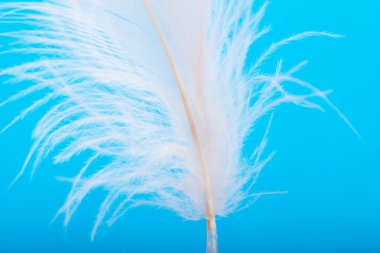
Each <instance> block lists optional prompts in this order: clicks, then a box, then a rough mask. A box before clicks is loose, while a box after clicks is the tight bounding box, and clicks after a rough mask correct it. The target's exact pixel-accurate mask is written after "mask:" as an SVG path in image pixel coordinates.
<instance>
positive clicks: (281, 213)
mask: <svg viewBox="0 0 380 253" xmlns="http://www.w3.org/2000/svg"><path fill="white" fill-rule="evenodd" d="M379 13H380V1H375V0H372V1H371V0H362V1H343V0H342V1H339V0H335V1H331V0H308V1H304V0H287V1H272V3H271V5H270V6H269V8H268V11H267V15H266V17H265V20H264V23H270V24H272V28H273V31H272V32H271V34H270V35H267V36H266V37H265V38H264V39H262V40H261V41H260V42H259V43H258V44H257V47H256V48H255V50H257V51H253V52H252V55H251V56H250V57H251V58H252V59H253V58H254V57H255V56H256V55H257V52H262V50H263V49H264V48H265V47H266V46H268V45H269V44H270V43H271V41H275V40H279V39H282V38H284V37H287V36H289V35H292V34H294V33H297V32H301V31H305V30H311V29H312V30H320V31H325V30H327V31H330V32H336V33H340V34H344V35H345V38H343V39H337V40H336V39H325V38H315V39H308V40H305V41H302V42H296V43H294V44H292V45H290V46H286V47H285V48H283V49H281V50H280V51H279V52H278V53H277V54H276V55H275V57H274V58H273V60H271V61H269V62H267V64H266V66H265V68H267V69H273V66H274V64H275V63H276V61H277V59H278V58H283V59H284V66H285V68H286V67H288V68H290V67H291V66H293V65H294V64H296V63H298V62H299V61H302V60H304V59H308V60H309V61H310V63H309V64H308V65H307V66H306V67H305V68H304V69H302V70H301V71H300V72H299V73H298V74H297V76H298V77H300V78H302V79H304V80H306V81H309V82H311V83H313V84H315V85H316V86H317V87H319V88H321V89H333V90H334V93H333V94H331V95H330V98H331V100H332V101H333V102H334V103H335V104H336V105H337V106H338V107H339V108H340V109H341V110H342V111H343V112H344V113H345V114H346V115H347V116H348V117H349V119H350V121H351V122H352V123H353V125H354V126H355V127H356V128H357V129H358V130H359V132H360V133H361V135H362V139H358V138H357V137H356V136H355V135H354V134H353V133H352V132H351V130H350V129H349V128H348V127H347V126H346V125H345V123H344V122H343V121H342V120H341V119H340V118H339V117H338V115H337V114H336V113H335V112H334V111H333V110H331V109H330V108H328V106H327V105H325V104H323V102H321V104H322V105H323V106H324V107H325V108H326V112H325V113H322V112H320V111H316V110H307V109H304V108H300V107H296V106H293V105H285V106H282V107H281V108H279V109H278V110H277V111H276V114H275V117H274V120H273V124H272V128H271V133H270V143H269V146H268V149H269V150H270V149H274V150H276V151H277V155H276V156H275V158H274V159H273V160H272V161H271V162H270V163H269V164H268V165H267V167H266V168H265V169H264V171H263V173H262V174H261V177H260V179H259V181H258V184H257V186H256V190H257V191H263V190H288V191H289V193H288V194H286V195H278V196H269V197H263V198H262V199H260V200H259V201H258V202H256V204H255V205H254V206H252V207H250V208H248V209H246V210H244V211H242V212H239V213H235V214H232V215H230V216H229V217H228V218H223V219H218V229H219V243H220V245H219V246H220V252H278V253H282V252H363V253H364V252H373V253H374V252H380V181H379V177H380V170H379V169H380V131H379V129H380V99H379V91H380V83H379V73H380V50H379V45H380V30H379V24H380V15H379ZM3 29H4V27H3V28H2V29H1V30H3ZM5 29H6V28H5ZM4 42H5V39H4V38H0V44H3V43H4ZM0 50H1V49H0ZM18 60H19V59H16V58H14V57H13V58H7V56H3V55H1V56H0V64H1V65H0V67H4V66H6V65H9V64H12V63H15V62H18ZM2 80H3V79H1V80H0V81H2ZM8 94H9V91H8V89H7V88H6V87H0V99H1V100H2V99H4V98H5V97H6V96H7V95H8ZM30 99H32V98H30ZM25 104H27V101H23V102H21V103H17V104H15V105H13V106H12V107H11V109H9V108H8V109H6V110H5V109H1V110H0V115H1V117H0V125H1V126H4V124H6V123H7V122H9V120H10V119H11V118H12V115H14V114H15V113H17V112H19V110H20V109H21V108H22V107H23V106H25ZM42 113H43V111H38V112H36V113H35V114H33V115H30V116H28V117H27V118H26V119H25V120H23V121H22V122H21V123H18V124H16V125H15V126H14V127H13V128H12V129H11V130H9V131H7V132H6V133H4V134H3V135H1V136H0V252H120V253H121V252H203V251H204V247H205V224H204V222H203V221H199V222H192V221H183V220H181V219H180V218H178V217H177V216H176V215H175V214H173V213H171V212H168V211H165V210H157V209H155V208H151V207H141V208H137V209H132V210H131V211H129V212H128V213H127V214H126V215H125V216H123V217H122V218H121V219H120V220H119V221H118V222H117V223H116V224H115V225H114V226H113V227H112V228H111V229H110V230H102V231H100V233H99V234H98V236H97V238H96V239H95V241H94V242H91V241H90V238H89V236H90V231H91V227H92V224H93V222H94V217H95V215H96V213H97V209H98V207H99V203H100V201H101V199H102V198H103V197H104V193H103V192H100V191H99V192H94V193H93V194H91V195H90V196H89V197H88V198H87V199H85V201H84V203H83V204H82V205H81V208H80V209H79V210H78V212H77V213H76V214H75V215H74V217H73V219H72V221H71V223H70V224H69V226H68V227H67V228H66V229H65V228H64V227H63V224H62V219H61V218H59V219H58V220H57V221H55V222H54V223H51V221H52V218H53V217H54V214H55V213H56V211H57V209H58V208H59V207H60V205H61V204H62V202H63V201H64V199H65V196H66V194H67V193H68V191H69V185H68V184H66V183H62V182H59V181H57V180H56V178H55V177H56V176H57V175H72V173H71V174H70V171H71V172H73V171H74V170H73V169H75V168H76V167H79V165H80V164H82V163H83V160H82V159H81V158H80V157H79V158H78V159H77V160H75V161H72V162H70V163H69V164H65V165H59V166H53V165H51V163H50V161H49V160H47V161H46V162H44V163H43V164H42V165H41V166H40V168H39V170H38V171H37V173H36V175H35V177H34V179H33V180H29V177H28V175H25V176H24V177H22V178H21V180H20V181H19V182H18V183H17V184H16V185H15V186H14V187H12V188H11V189H9V190H8V186H9V184H10V182H11V181H12V180H13V178H14V177H15V176H16V175H17V173H18V171H19V169H20V167H21V166H22V163H23V160H24V159H25V156H26V154H27V152H28V149H29V147H30V144H31V141H30V135H31V131H32V128H33V125H34V124H35V123H36V120H37V119H38V118H39V117H40V116H41V114H42ZM265 123H266V122H265V121H262V122H261V124H262V126H259V127H263V126H264V124H265ZM250 145H256V142H255V141H254V140H252V142H251V143H250Z"/></svg>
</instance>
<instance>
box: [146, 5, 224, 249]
mask: <svg viewBox="0 0 380 253" xmlns="http://www.w3.org/2000/svg"><path fill="white" fill-rule="evenodd" d="M144 5H145V7H146V9H147V12H148V14H149V17H150V18H151V20H152V22H153V24H154V27H155V29H156V30H157V33H158V35H159V37H160V41H161V43H162V45H163V47H164V50H165V53H166V56H167V57H168V60H169V63H170V66H171V68H172V71H173V75H174V78H175V80H176V84H177V88H178V91H179V93H180V96H181V101H182V103H183V106H184V110H185V113H186V118H187V120H188V124H189V127H190V130H191V134H192V138H193V140H194V144H195V146H196V148H197V151H198V156H199V162H200V169H201V175H202V179H203V186H204V194H205V204H206V220H207V234H208V235H213V236H211V237H212V238H214V237H215V239H216V221H215V211H214V203H213V199H212V191H211V183H210V176H209V173H208V170H207V166H206V162H205V155H204V151H203V147H202V143H201V138H200V134H199V131H198V127H197V124H196V121H195V117H194V113H193V111H192V108H191V106H190V101H189V97H188V96H187V94H186V89H185V85H184V81H183V79H182V77H181V74H180V72H179V70H178V68H177V65H176V63H175V60H174V57H173V55H172V52H171V50H170V47H169V43H168V42H167V40H166V37H165V35H164V33H163V31H162V29H161V27H160V24H159V22H158V20H157V18H156V17H155V15H154V12H153V9H152V7H151V6H150V4H149V3H148V1H147V0H144ZM209 237H210V236H208V238H209ZM215 243H216V241H213V244H215ZM212 247H213V248H216V247H217V246H216V245H213V246H212ZM213 252H215V251H213Z"/></svg>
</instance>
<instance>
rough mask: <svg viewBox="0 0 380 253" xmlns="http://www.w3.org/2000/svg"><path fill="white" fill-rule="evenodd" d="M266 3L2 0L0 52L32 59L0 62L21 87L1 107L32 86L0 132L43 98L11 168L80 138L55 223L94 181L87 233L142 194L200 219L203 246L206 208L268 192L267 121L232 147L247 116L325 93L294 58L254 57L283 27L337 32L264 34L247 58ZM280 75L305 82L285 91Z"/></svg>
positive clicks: (64, 151) (61, 157) (211, 246)
mask: <svg viewBox="0 0 380 253" xmlns="http://www.w3.org/2000/svg"><path fill="white" fill-rule="evenodd" d="M266 6H267V3H265V4H264V5H262V6H261V7H260V8H258V10H257V11H255V12H253V11H252V10H253V1H224V0H220V1H216V0H214V1H211V0H192V1H174V0H160V1H153V0H129V1H118V0H109V1H100V0H94V1H91V2H90V1H87V0H65V1H63V0H45V1H42V2H37V1H31V2H14V3H1V4H0V24H1V26H7V25H13V24H17V25H22V26H23V28H22V29H19V30H14V31H10V32H9V31H8V32H3V33H2V34H1V36H5V37H8V38H10V39H13V42H12V44H10V46H11V48H10V49H7V50H3V51H2V55H9V54H25V55H28V56H30V57H29V58H31V59H30V60H28V61H27V62H24V63H20V64H19V65H16V66H9V67H7V68H5V69H2V70H1V72H0V75H1V76H7V77H8V82H9V83H11V84H14V85H16V84H17V85H19V86H20V89H21V91H20V92H18V93H16V94H14V95H12V96H9V97H8V98H7V99H6V100H4V101H3V102H1V104H0V107H4V106H5V105H6V104H9V103H12V102H15V101H16V100H19V99H22V98H24V97H26V96H30V95H32V94H43V97H42V98H40V99H39V100H36V101H34V102H33V103H32V104H31V105H29V106H27V107H26V108H25V109H24V110H23V111H22V112H20V113H19V114H18V115H17V116H16V117H15V118H14V120H13V121H11V122H10V123H9V124H7V125H5V126H4V128H3V130H2V132H4V131H5V130H7V129H8V128H9V127H11V126H12V125H13V124H15V123H16V122H18V121H20V120H21V119H23V118H24V117H25V116H27V115H28V114H30V113H31V112H33V111H35V110H36V109H38V108H40V107H43V108H45V113H44V115H43V116H42V117H41V119H40V120H39V122H38V123H37V125H36V126H35V128H34V131H33V141H34V142H33V145H32V147H31V149H30V152H29V154H28V155H27V158H26V160H25V163H24V165H23V167H22V169H21V170H20V173H19V174H18V176H17V177H16V179H15V181H17V179H18V178H19V177H20V176H22V175H23V174H24V173H25V171H26V170H27V168H29V165H30V166H31V170H32V172H31V173H32V174H34V172H35V170H36V169H37V167H38V165H39V164H40V162H41V161H42V160H43V159H44V158H46V157H48V156H49V155H54V162H55V163H63V162H66V161H68V160H70V159H71V158H73V157H74V156H76V155H79V154H81V153H83V152H85V151H86V152H88V153H86V154H90V155H89V156H88V160H87V161H86V162H85V164H84V166H83V167H82V168H78V171H79V172H78V173H77V176H76V177H74V178H73V179H63V180H65V181H69V182H70V183H71V184H72V188H71V191H70V192H69V194H68V196H67V198H66V201H65V202H64V204H63V205H62V207H61V208H60V210H59V212H58V215H59V214H63V215H64V217H65V218H64V224H65V225H66V224H67V223H68V222H69V220H70V218H71V217H72V215H73V213H74V212H75V211H76V209H77V208H78V206H79V205H80V203H81V202H82V200H83V198H85V197H86V196H87V195H88V194H89V193H90V192H91V191H93V190H94V189H97V188H101V189H104V190H106V192H107V193H108V195H107V197H106V198H105V199H104V201H103V203H102V204H101V206H100V209H99V212H98V215H97V217H96V219H95V223H94V226H93V230H92V233H91V238H94V236H95V234H96V232H97V230H98V228H99V226H100V225H102V224H107V225H111V224H113V223H114V222H115V221H116V220H117V219H118V218H119V217H120V216H122V215H123V214H124V213H125V212H126V211H127V210H128V209H129V208H131V207H135V206H139V205H153V206H159V207H164V208H167V209H170V210H173V211H175V212H176V213H177V214H178V215H179V216H181V217H183V218H185V219H190V220H198V219H206V220H207V231H208V245H207V247H208V248H207V250H208V251H209V252H216V251H217V242H216V222H215V216H218V217H224V216H227V215H228V214H230V213H232V212H234V211H237V210H240V209H241V208H245V207H247V206H249V205H250V204H252V203H253V202H255V201H256V200H257V199H258V198H259V197H261V196H262V195H265V194H273V193H275V192H268V193H255V192H254V191H253V186H254V184H255V182H256V180H257V177H258V175H259V173H260V171H261V169H262V168H263V167H264V166H265V164H266V163H267V162H268V161H269V160H270V158H271V157H272V156H273V153H272V154H270V155H269V156H267V157H263V151H264V148H265V146H266V143H267V134H268V130H267V133H266V134H265V135H264V137H263V138H262V142H261V143H260V144H259V145H258V146H257V148H256V150H255V152H253V154H252V155H251V156H248V157H247V156H246V155H244V152H243V149H244V143H245V141H246V140H247V138H248V136H249V135H250V134H251V133H252V131H254V126H255V124H256V123H257V121H258V120H259V119H261V118H262V117H263V116H264V115H267V114H268V113H270V112H271V111H272V110H273V109H274V108H275V107H277V106H278V105H280V104H283V103H294V104H297V105H301V106H305V107H311V108H318V109H321V108H320V107H319V105H317V104H315V103H314V102H312V101H311V100H310V98H311V97H321V98H322V99H324V100H325V101H327V102H328V103H329V104H330V105H331V106H333V104H331V102H330V101H329V100H328V99H327V97H326V94H327V92H323V91H320V90H318V89H317V88H315V87H314V86H312V85H310V84H308V83H306V82H304V81H302V80H299V79H297V78H295V77H294V76H293V74H294V73H295V72H296V71H298V70H299V69H300V68H301V67H302V66H303V65H304V63H305V62H302V63H301V64H300V65H297V66H295V67H294V68H292V69H290V70H288V71H283V69H282V61H279V63H278V66H277V69H276V71H275V73H274V74H263V73H261V72H260V67H261V64H262V63H263V61H265V60H266V59H267V58H268V57H270V56H271V55H272V54H273V53H274V52H275V51H276V50H277V49H278V48H279V47H280V46H283V45H285V44H287V43H289V42H291V41H295V40H299V39H303V38H306V37H310V36H328V37H338V36H337V35H334V34H330V33H326V32H305V33H301V34H297V35H295V36H292V37H290V38H288V39H285V40H282V41H280V42H278V43H274V44H272V45H271V46H270V47H269V48H268V50H267V51H265V52H264V53H263V54H262V55H261V56H260V57H259V58H258V59H257V61H256V62H255V63H253V64H252V65H251V67H248V68H247V59H246V58H247V54H248V51H249V49H250V48H251V47H252V44H253V43H254V42H255V41H256V40H258V39H259V38H260V37H261V36H263V35H264V34H266V33H267V32H268V31H269V28H267V27H262V25H261V20H262V18H263V16H264V13H265V9H266ZM29 58H28V59H29ZM284 82H292V83H294V84H295V85H299V86H302V87H306V88H307V89H308V90H309V93H308V94H303V95H297V94H292V93H291V92H289V91H287V90H286V89H285V87H284V85H283V83H284ZM333 108H334V109H336V110H338V109H337V108H336V107H334V106H333ZM338 112H339V111H338ZM339 114H340V115H341V116H342V117H343V118H344V120H346V121H347V119H346V118H345V117H344V116H343V114H341V113H340V112H339ZM347 122H348V121H347ZM269 125H270V124H268V129H269ZM92 168H95V169H92Z"/></svg>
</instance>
